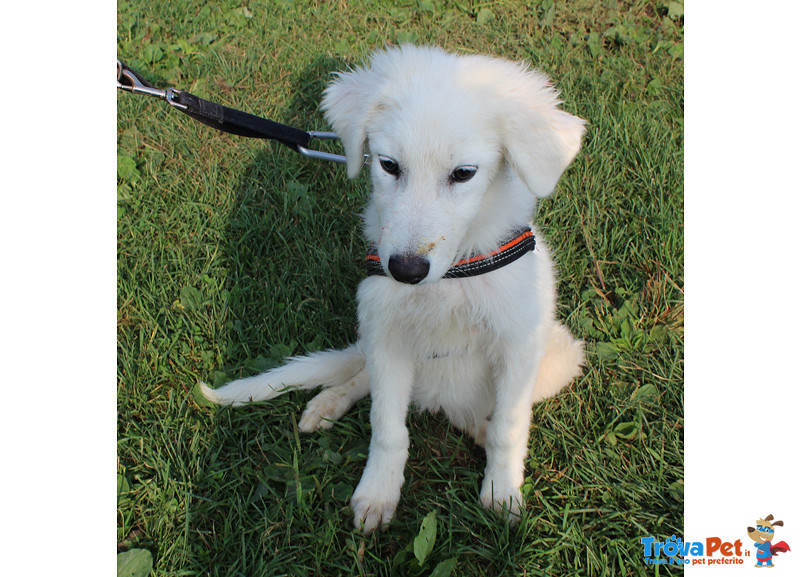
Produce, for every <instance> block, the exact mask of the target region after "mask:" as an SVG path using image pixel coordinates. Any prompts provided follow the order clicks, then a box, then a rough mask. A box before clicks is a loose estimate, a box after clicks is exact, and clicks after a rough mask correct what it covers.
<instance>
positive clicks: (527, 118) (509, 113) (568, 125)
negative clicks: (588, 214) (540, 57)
mask: <svg viewBox="0 0 800 577" xmlns="http://www.w3.org/2000/svg"><path fill="white" fill-rule="evenodd" d="M519 72H520V74H521V76H520V77H518V78H517V82H516V83H515V84H516V86H515V87H514V88H515V89H514V90H512V91H510V92H506V94H507V95H509V96H507V97H506V100H507V103H508V104H509V105H508V106H505V107H504V109H503V125H504V147H505V152H506V157H507V159H508V161H509V163H510V164H511V167H512V168H513V169H514V170H515V171H516V173H517V174H518V175H519V176H520V178H521V179H522V181H523V182H524V183H525V185H526V186H527V187H528V189H529V190H530V191H531V192H532V193H533V194H534V195H535V196H536V197H538V198H542V197H545V196H548V195H549V194H550V193H552V192H553V190H554V189H555V187H556V183H557V182H558V179H559V178H560V177H561V174H562V173H563V172H564V171H565V170H566V168H567V166H569V163H570V162H572V160H573V159H574V158H575V155H576V154H578V150H579V149H580V147H581V137H582V136H583V132H584V125H585V124H586V122H585V121H584V120H583V119H581V118H578V117H577V116H573V115H571V114H569V113H567V112H564V111H563V110H561V109H560V108H558V105H559V104H560V102H559V100H558V93H557V92H556V90H555V89H554V88H553V87H552V85H551V84H550V81H549V79H548V78H547V77H546V76H545V75H544V74H542V73H540V72H537V71H535V70H530V69H528V70H520V71H519Z"/></svg>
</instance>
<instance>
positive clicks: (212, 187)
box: [117, 0, 683, 577]
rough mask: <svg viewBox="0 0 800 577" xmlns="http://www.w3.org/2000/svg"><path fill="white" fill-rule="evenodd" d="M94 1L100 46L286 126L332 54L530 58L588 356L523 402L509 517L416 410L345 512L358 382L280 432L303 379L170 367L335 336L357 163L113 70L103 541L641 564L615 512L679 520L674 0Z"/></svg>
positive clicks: (351, 562) (382, 565)
mask: <svg viewBox="0 0 800 577" xmlns="http://www.w3.org/2000/svg"><path fill="white" fill-rule="evenodd" d="M118 10H119V17H118V51H119V57H120V59H122V60H123V61H125V62H126V63H127V64H129V65H130V66H131V67H133V68H134V69H136V70H138V71H140V72H141V73H142V74H143V76H145V77H146V78H147V79H148V80H150V81H151V82H153V83H155V84H156V85H159V86H175V87H178V88H184V89H186V90H188V91H190V92H192V93H194V94H196V95H198V96H200V97H204V98H208V99H210V100H214V101H216V102H220V103H223V104H226V105H229V106H232V107H236V108H240V109H243V110H246V111H249V112H252V113H255V114H258V115H261V116H266V117H269V118H272V119H275V120H278V121H280V122H286V123H290V124H293V125H296V126H299V127H302V128H305V129H316V130H325V129H328V127H327V126H326V124H325V122H324V120H323V119H322V116H321V114H320V112H319V110H318V108H317V107H318V103H319V100H320V93H321V91H322V90H323V88H324V86H325V84H326V82H327V81H328V79H329V78H330V73H331V72H332V71H335V70H340V69H343V68H346V67H347V66H349V65H352V64H358V63H360V62H361V61H362V59H363V58H364V57H365V56H366V55H367V54H368V53H369V52H370V51H372V50H373V49H375V48H379V47H382V46H384V45H385V44H387V43H393V44H395V43H400V42H406V41H410V42H418V43H433V44H438V45H441V46H443V47H445V48H448V49H451V50H454V51H460V52H465V53H471V52H482V53H489V54H495V55H498V56H504V57H507V58H511V59H525V60H528V61H530V62H531V63H532V64H533V65H534V66H535V67H537V68H539V69H541V70H543V71H544V72H546V73H548V74H549V75H550V76H551V77H552V78H554V80H555V81H556V83H557V85H558V87H559V89H560V90H561V91H562V99H563V100H564V102H565V104H564V108H565V109H566V110H568V111H569V112H572V113H574V114H577V115H578V116H581V117H582V118H584V119H586V120H587V121H588V130H587V134H586V137H585V139H584V146H583V150H582V152H581V153H580V154H579V156H578V158H577V160H576V161H575V162H574V164H573V165H572V166H571V167H570V168H569V169H568V171H567V173H566V174H565V175H564V177H563V178H562V180H561V182H560V184H559V186H558V189H557V191H556V193H555V194H554V195H553V196H552V197H551V198H549V199H547V200H546V201H544V202H542V203H541V204H540V207H539V209H538V214H537V220H538V222H539V225H540V227H541V229H542V232H543V233H544V236H546V237H547V239H548V241H549V244H550V245H551V247H552V249H553V253H554V254H555V255H556V257H557V259H558V266H559V271H560V281H559V283H560V314H561V317H562V318H563V319H564V320H565V322H566V323H567V324H568V325H569V326H570V327H571V329H572V330H573V331H574V333H575V334H576V335H578V336H579V337H580V338H583V339H584V340H586V341H587V356H588V367H587V369H586V371H585V374H584V376H583V377H581V378H580V379H578V380H577V381H576V382H575V383H574V384H573V385H572V386H571V387H570V388H569V389H568V390H567V391H566V392H565V393H563V394H561V395H560V396H558V397H556V398H555V399H552V400H550V401H548V402H546V403H544V404H541V405H537V406H536V407H535V408H534V414H533V426H532V429H531V430H532V433H531V444H530V455H529V460H528V465H527V470H526V474H527V478H526V482H525V485H524V492H525V496H526V504H527V511H526V515H525V517H524V519H523V521H522V523H521V524H520V525H519V526H518V527H514V528H509V527H507V526H506V525H505V524H504V523H503V522H502V521H501V520H500V519H498V518H497V517H495V516H494V515H493V514H492V513H489V512H487V511H484V510H483V509H482V507H481V506H480V503H479V500H478V492H479V487H480V480H481V477H482V470H483V466H484V456H483V454H482V452H481V451H480V450H479V449H477V448H476V447H475V446H474V445H473V444H472V442H471V441H470V440H469V439H467V438H464V437H462V435H461V434H459V433H458V432H457V431H455V430H453V429H451V428H450V427H449V426H448V424H447V422H446V421H445V420H444V419H443V418H442V417H437V416H430V415H420V414H415V413H412V415H411V417H410V423H409V424H410V431H411V442H412V448H411V451H410V456H409V460H408V465H407V470H406V477H407V482H406V484H405V486H404V488H403V496H402V499H401V502H400V505H399V508H398V510H397V514H396V518H395V520H394V521H393V523H392V525H391V526H390V528H389V530H388V531H387V532H386V533H382V534H377V535H373V536H370V537H366V538H365V537H364V536H363V535H361V534H360V533H358V532H356V531H354V530H353V529H352V516H351V513H350V511H349V509H348V508H347V503H348V500H349V497H350V495H351V494H352V491H353V489H354V488H355V486H356V484H357V482H358V480H359V477H360V474H361V471H362V469H363V466H364V463H365V460H366V451H367V447H368V442H369V435H370V426H369V418H368V417H369V401H364V402H362V403H360V404H359V405H357V406H356V407H355V408H354V409H353V410H352V411H351V412H350V413H349V414H348V415H347V416H346V417H345V418H344V419H342V421H341V422H339V423H337V424H336V425H335V426H334V427H333V429H332V430H330V431H326V432H321V433H317V434H314V435H302V436H301V435H300V434H299V433H298V431H297V427H296V423H297V420H298V418H299V415H300V413H301V412H302V409H303V407H304V405H305V403H306V402H307V400H308V399H309V398H310V395H307V394H304V393H294V394H289V395H285V396H283V397H281V398H280V399H278V400H276V401H274V402H270V403H264V404H256V405H253V406H249V407H246V408H242V409H236V410H231V409H228V408H223V409H219V408H216V407H209V406H206V405H203V404H201V403H199V402H198V400H197V399H196V397H195V395H194V390H193V389H194V386H195V383H196V382H197V381H198V380H204V381H206V382H210V383H213V384H215V385H219V384H221V383H223V382H225V381H228V380H230V379H232V378H235V377H238V376H242V375H249V374H253V373H256V372H259V371H262V370H264V369H267V368H269V367H272V366H275V365H276V364H277V363H279V362H280V359H281V358H283V357H284V356H286V355H290V354H302V353H306V352H310V351H314V350H319V349H324V348H329V347H342V346H344V345H346V344H348V343H350V342H352V341H353V340H354V338H355V306H356V305H355V300H354V298H355V289H356V286H357V284H358V282H359V280H360V279H361V278H363V276H364V272H363V270H362V258H363V254H364V250H365V246H364V243H363V241H362V239H361V236H360V231H359V216H358V214H359V210H360V209H361V207H362V206H363V204H364V200H365V197H366V195H367V193H368V182H367V180H366V177H365V176H362V177H360V178H359V179H357V180H356V181H348V180H347V179H346V176H345V171H344V168H343V167H342V166H340V165H334V164H329V163H324V162H320V161H312V160H308V159H305V158H303V157H301V156H299V155H297V154H295V153H293V152H292V151H289V150H288V149H284V148H283V147H281V146H280V145H278V144H275V143H270V142H266V141H259V140H250V139H245V138H240V137H235V136H229V135H225V134H222V133H219V132H215V131H213V130H212V129H210V128H207V127H205V126H203V125H201V124H199V123H197V122H195V121H193V120H191V119H189V118H188V117H186V116H184V115H182V114H180V113H179V112H177V111H174V110H171V109H170V108H169V106H168V105H166V104H165V103H163V102H159V101H156V100H155V99H152V98H148V97H146V96H134V95H131V94H127V93H120V94H119V96H118V115H119V136H118V167H119V168H118V188H117V192H118V370H119V372H118V411H119V418H118V453H119V469H118V487H119V490H118V521H117V523H118V524H117V532H118V542H119V547H118V549H119V551H128V550H137V549H141V550H147V551H149V552H150V553H151V554H152V560H153V574H154V575H158V576H168V575H169V576H173V575H174V576H179V575H181V576H184V575H215V576H216V575H219V576H228V575H230V576H235V575H242V576H248V577H251V576H266V575H322V576H331V575H431V574H437V575H447V574H451V575H459V576H473V575H474V576H487V575H488V576H493V575H544V574H547V575H582V576H584V575H652V574H654V571H653V569H652V568H650V567H647V566H645V565H644V562H643V556H642V546H641V544H640V542H639V539H640V538H641V537H644V536H650V535H652V536H655V537H657V540H664V539H666V538H668V537H669V536H671V535H681V534H682V530H683V12H682V4H681V3H676V2H668V1H655V2H651V1H636V2H627V1H623V0H604V1H602V2H597V1H594V0H591V1H590V0H573V1H571V2H553V0H528V1H526V2H522V1H520V2H516V1H512V0H506V1H499V2H474V1H472V0H460V1H458V2H456V1H447V0H422V1H411V0H408V1H404V2H397V3H392V2H378V1H370V0H366V1H356V0H350V1H349V2H345V1H344V0H333V1H330V2H323V1H312V0H297V1H289V0H284V1H280V0H279V1H267V0H264V1H259V0H251V1H247V2H241V0H235V1H234V0H222V1H220V2H203V1H200V2H185V1H184V2H133V1H127V0H120V1H119V2H118ZM332 146H334V149H335V145H332ZM424 520H425V523H423V521H424ZM434 529H435V534H434ZM420 536H421V537H427V538H428V539H427V541H426V540H425V539H422V538H418V537H420ZM424 542H427V546H424V545H423V543H424ZM420 560H422V563H420ZM658 569H659V570H660V574H672V572H674V573H679V572H680V569H679V568H678V567H677V566H662V567H660V568H658Z"/></svg>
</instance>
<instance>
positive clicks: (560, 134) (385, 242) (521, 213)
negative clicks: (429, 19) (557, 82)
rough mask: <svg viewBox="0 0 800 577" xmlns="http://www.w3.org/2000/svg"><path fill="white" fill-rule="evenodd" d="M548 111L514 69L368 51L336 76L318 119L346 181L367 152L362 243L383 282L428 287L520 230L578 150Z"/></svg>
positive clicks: (471, 59) (561, 115)
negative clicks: (370, 249) (338, 151)
mask: <svg viewBox="0 0 800 577" xmlns="http://www.w3.org/2000/svg"><path fill="white" fill-rule="evenodd" d="M558 104H559V100H558V93H557V92H556V90H555V89H554V88H553V87H552V85H551V84H550V82H549V80H548V79H547V77H546V76H544V75H543V74H541V73H539V72H537V71H534V70H531V69H529V68H527V67H526V66H524V65H522V64H518V63H513V62H509V61H506V60H501V59H497V58H490V57H484V56H457V55H454V54H450V53H447V52H444V51H442V50H439V49H436V48H425V47H414V46H403V47H401V48H394V49H389V50H385V51H380V52H378V53H376V54H374V55H373V57H372V59H371V61H370V63H369V64H368V65H367V66H364V67H362V68H356V69H354V70H351V71H349V72H344V73H340V74H339V75H338V77H337V78H336V79H335V80H334V81H333V82H332V83H331V85H330V86H329V87H328V88H327V90H326V91H325V95H324V98H323V102H322V108H323V110H324V111H325V114H326V117H327V119H328V120H329V122H330V123H331V124H332V126H333V128H334V130H335V131H336V132H337V134H338V135H339V136H340V137H341V139H342V143H343V144H344V147H345V152H346V155H347V168H348V174H349V176H350V177H355V176H356V175H357V174H358V173H359V171H360V170H361V167H362V166H363V164H364V150H365V146H368V147H369V160H368V164H369V167H370V171H371V176H372V182H373V194H372V198H371V201H370V203H369V206H368V207H367V210H366V214H365V233H366V236H367V239H368V240H369V241H370V242H372V243H374V244H375V245H376V247H377V250H378V255H379V257H380V259H381V262H382V263H383V266H384V268H385V270H386V272H387V274H388V275H390V276H392V277H394V278H395V279H396V280H399V281H402V282H408V283H412V284H416V283H418V282H433V281H436V280H438V279H440V278H442V276H443V275H444V274H445V272H446V271H447V269H448V268H449V267H450V265H451V263H452V262H453V261H454V260H456V259H457V258H461V257H464V256H467V255H468V254H469V253H470V252H473V251H478V252H480V251H484V250H491V249H492V248H495V247H496V246H497V244H496V243H497V242H498V241H499V240H501V239H502V238H503V236H504V235H506V234H507V233H508V231H509V230H510V229H511V228H512V227H514V226H518V225H520V224H525V223H527V222H528V221H529V219H530V218H531V216H532V212H533V209H534V207H535V202H536V198H541V197H544V196H547V195H549V194H550V193H551V192H552V191H553V189H554V188H555V185H556V182H557V181H558V179H559V177H560V176H561V174H562V173H563V171H564V170H565V169H566V167H567V166H568V165H569V163H570V162H571V161H572V159H573V158H574V157H575V155H576V154H577V152H578V149H579V148H580V141H581V136H582V134H583V126H584V122H583V120H581V119H579V118H577V117H575V116H572V115H570V114H567V113H566V112H564V111H562V110H560V109H559V108H558ZM525 189H527V192H525Z"/></svg>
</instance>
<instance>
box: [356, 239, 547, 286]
mask: <svg viewBox="0 0 800 577" xmlns="http://www.w3.org/2000/svg"><path fill="white" fill-rule="evenodd" d="M535 247H536V238H535V237H534V236H533V231H532V230H531V228H530V227H529V226H525V227H522V228H518V229H515V230H514V231H513V232H512V233H511V234H510V236H509V238H507V239H506V240H505V241H503V242H502V243H501V244H500V246H499V247H498V248H497V249H495V250H493V251H491V252H489V253H486V254H475V255H472V256H469V257H467V258H462V259H461V260H459V261H456V262H454V263H453V264H452V266H450V268H449V269H448V270H447V272H446V273H445V275H444V277H443V278H466V277H470V276H478V275H480V274H485V273H487V272H492V271H493V270H497V269H499V268H500V267H504V266H506V265H507V264H511V263H512V262H514V261H515V260H517V259H518V258H520V257H522V256H523V255H525V253H528V252H530V251H532V250H533V249H534V248H535ZM365 263H366V266H367V275H368V276H386V273H385V272H384V270H383V266H381V259H380V257H379V256H378V252H377V248H376V247H375V246H374V245H372V246H370V250H369V252H368V253H367V257H366V259H365Z"/></svg>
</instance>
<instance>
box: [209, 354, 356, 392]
mask: <svg viewBox="0 0 800 577" xmlns="http://www.w3.org/2000/svg"><path fill="white" fill-rule="evenodd" d="M365 364H366V361H365V359H364V355H363V353H362V352H361V350H360V348H359V347H358V345H357V344H356V345H351V346H349V347H347V348H346V349H343V350H340V351H325V352H321V353H312V354H310V355H308V356H305V357H292V358H290V359H288V362H287V363H286V364H285V365H283V366H280V367H278V368H276V369H272V370H270V371H267V372H266V373H262V374H260V375H255V376H253V377H247V378H245V379H239V380H237V381H233V382H231V383H228V384H226V385H223V386H222V387H220V388H219V389H212V388H210V387H208V386H207V385H206V384H205V383H200V392H201V393H202V394H203V396H204V397H205V398H207V399H208V400H209V401H211V402H213V403H216V404H218V405H234V406H239V405H243V404H245V403H249V402H252V401H267V400H269V399H274V398H275V397H277V396H279V395H282V394H283V393H286V392H289V391H291V390H295V389H299V390H305V389H313V388H315V387H320V386H323V387H334V386H337V385H341V384H343V383H346V382H347V381H349V380H350V379H352V378H353V377H354V376H355V375H357V374H358V373H359V372H360V371H361V370H363V369H364V366H365Z"/></svg>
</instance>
